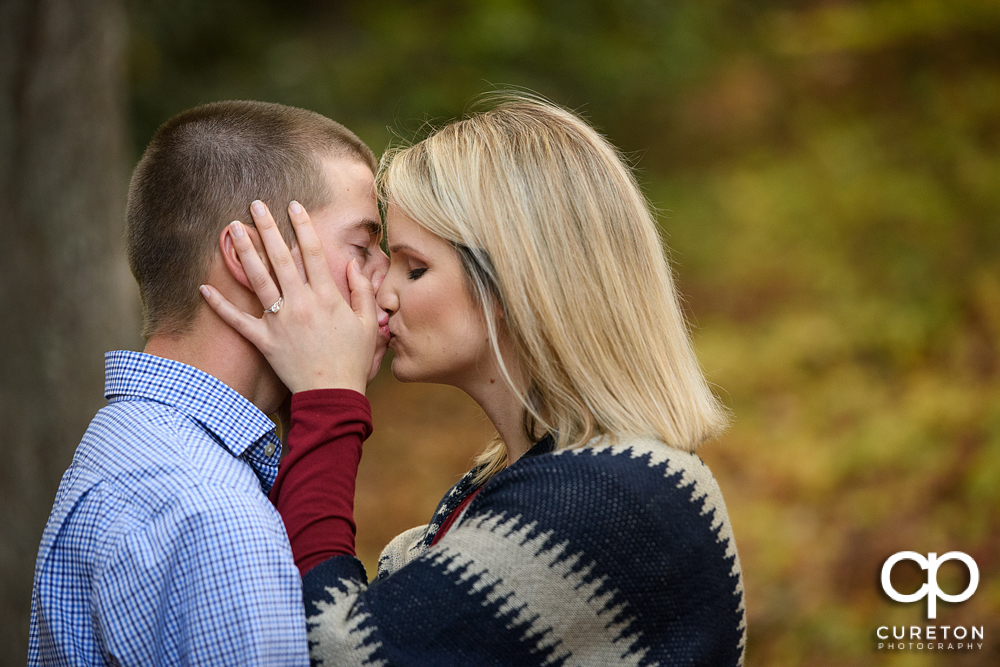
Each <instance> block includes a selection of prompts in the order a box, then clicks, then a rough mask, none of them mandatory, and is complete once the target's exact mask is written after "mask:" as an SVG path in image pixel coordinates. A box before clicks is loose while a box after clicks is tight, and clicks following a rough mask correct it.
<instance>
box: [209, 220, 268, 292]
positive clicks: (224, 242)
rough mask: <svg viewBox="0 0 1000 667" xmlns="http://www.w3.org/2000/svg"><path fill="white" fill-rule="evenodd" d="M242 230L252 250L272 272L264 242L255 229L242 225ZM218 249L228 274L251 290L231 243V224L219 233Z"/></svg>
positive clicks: (241, 263) (234, 247)
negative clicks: (251, 245)
mask: <svg viewBox="0 0 1000 667" xmlns="http://www.w3.org/2000/svg"><path fill="white" fill-rule="evenodd" d="M243 231H244V232H246V235H247V237H248V238H249V239H250V241H251V242H252V243H253V247H254V250H256V251H257V256H258V257H260V261H262V262H264V266H266V267H267V270H268V272H269V273H273V272H272V271H271V263H270V262H269V261H268V260H267V253H266V252H265V251H264V243H263V242H262V241H261V239H260V234H258V233H257V229H256V228H255V227H250V226H249V225H243ZM219 250H220V251H221V252H222V261H223V262H225V264H226V269H228V270H229V273H230V275H232V276H233V278H234V279H236V281H237V282H238V283H239V284H241V285H243V286H244V287H246V288H247V289H248V290H250V291H251V292H252V291H253V287H252V286H251V285H250V280H249V279H247V272H246V271H245V270H244V269H243V262H242V261H241V260H240V255H239V253H238V252H236V245H235V244H234V243H233V228H232V226H231V225H226V226H225V227H224V228H223V230H222V232H221V233H220V234H219Z"/></svg>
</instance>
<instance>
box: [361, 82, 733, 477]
mask: <svg viewBox="0 0 1000 667" xmlns="http://www.w3.org/2000/svg"><path fill="white" fill-rule="evenodd" d="M499 97H500V99H496V98H495V97H494V99H493V101H494V102H495V105H494V106H493V108H491V109H490V110H488V111H485V112H481V113H477V114H475V115H472V116H470V117H468V118H465V119H463V120H460V121H456V122H454V123H451V124H449V125H446V126H444V127H442V128H441V129H439V130H437V131H436V132H434V133H433V134H431V135H430V136H429V137H428V138H426V139H424V140H423V141H421V142H419V143H417V144H415V145H413V146H410V147H406V148H397V149H394V150H392V151H390V152H388V153H387V154H386V156H384V157H383V160H382V165H381V168H380V170H379V176H378V190H379V196H380V200H381V202H382V203H383V205H385V206H394V207H396V208H397V210H398V211H399V212H401V213H402V214H404V215H406V216H407V217H408V218H410V219H412V220H413V221H414V222H416V223H417V224H419V225H421V226H423V227H424V228H426V229H427V230H429V231H431V232H433V233H434V234H437V235H438V236H440V237H442V238H443V239H445V240H446V241H449V242H450V243H451V244H452V245H453V246H454V247H455V249H456V251H457V252H458V254H459V258H460V259H461V261H462V265H463V268H464V269H465V273H466V276H467V278H468V284H469V287H470V291H471V292H472V294H473V295H474V297H475V298H476V299H477V300H478V302H479V303H480V304H481V305H482V308H483V316H484V320H485V322H486V326H487V330H488V331H489V336H490V340H491V342H492V345H493V350H494V353H495V354H496V356H497V358H498V360H499V363H500V368H501V370H502V372H503V373H504V375H505V379H506V380H507V382H509V383H510V384H511V386H515V385H514V382H513V380H512V378H511V376H510V373H509V372H508V370H507V367H506V366H505V364H504V360H503V358H502V357H501V355H500V345H499V339H500V327H503V328H505V329H506V332H507V333H508V334H509V337H510V340H511V342H512V343H513V347H514V350H515V351H516V352H517V353H518V354H519V355H520V362H521V365H522V366H523V371H524V373H525V375H526V379H527V386H528V390H527V393H526V395H522V402H523V404H524V410H525V412H524V419H525V428H526V429H527V430H528V433H529V437H530V438H534V437H538V435H539V434H541V433H546V432H548V433H551V434H552V435H553V437H554V438H555V440H556V448H557V449H563V448H567V447H574V446H580V445H583V444H585V443H587V442H588V441H590V440H591V439H592V438H593V437H594V436H596V435H602V434H607V435H609V436H611V437H616V436H621V435H637V436H654V437H657V438H659V439H661V440H662V441H663V442H665V443H667V444H668V445H671V446H673V447H676V448H678V449H682V450H685V451H694V449H695V448H696V447H697V446H698V445H699V444H701V443H702V442H703V441H704V440H706V439H707V438H710V437H713V436H715V435H717V434H718V433H719V432H720V431H721V430H722V429H723V428H724V427H725V424H726V421H727V415H726V411H725V409H724V408H723V407H722V406H721V405H720V403H719V401H718V400H717V399H716V398H715V396H713V394H712V392H711V391H710V390H709V387H708V385H707V383H706V381H705V378H704V376H703V375H702V372H701V370H700V368H699V366H698V362H697V360H696V359H695V355H694V351H693V349H692V346H691V340H690V336H689V334H688V330H687V327H686V325H685V322H684V317H683V315H682V313H681V309H680V305H679V303H678V296H677V292H676V289H675V287H674V282H673V278H672V276H671V271H670V268H669V267H668V264H667V259H666V257H665V255H664V246H663V243H662V240H661V239H660V236H659V233H658V229H657V226H656V223H655V221H654V219H653V215H652V213H651V210H650V207H649V205H648V202H647V201H646V199H645V197H644V196H643V195H642V193H641V192H640V189H639V186H638V184H637V183H636V180H635V178H634V176H633V174H632V172H631V170H630V169H629V168H628V167H627V166H626V164H625V161H624V160H623V159H622V156H621V155H620V154H619V152H618V151H617V150H616V149H615V148H614V147H613V146H612V145H611V144H610V143H609V142H608V141H607V140H606V139H605V138H604V137H602V136H601V135H600V134H598V133H597V132H596V131H595V130H594V129H593V128H591V127H590V126H589V125H588V124H587V123H586V122H584V121H583V120H582V119H580V118H579V117H578V116H576V115H575V114H573V113H572V112H569V111H567V110H565V109H562V108H560V107H557V106H555V105H553V104H551V103H548V102H546V101H544V100H540V99H537V98H534V97H529V96H526V95H523V94H517V95H511V94H504V95H502V96H499ZM497 306H499V308H498V307H497ZM477 463H479V464H480V469H479V474H478V477H479V479H478V481H479V482H483V481H485V480H486V479H489V477H491V476H492V475H493V474H495V473H496V472H498V471H499V470H501V469H503V468H504V467H505V466H506V463H507V452H506V447H505V446H504V444H503V442H502V441H500V439H499V437H498V438H495V439H494V441H493V442H492V443H491V444H490V445H489V446H488V447H487V448H486V450H485V451H484V452H483V453H482V454H481V455H480V456H479V458H478V460H477Z"/></svg>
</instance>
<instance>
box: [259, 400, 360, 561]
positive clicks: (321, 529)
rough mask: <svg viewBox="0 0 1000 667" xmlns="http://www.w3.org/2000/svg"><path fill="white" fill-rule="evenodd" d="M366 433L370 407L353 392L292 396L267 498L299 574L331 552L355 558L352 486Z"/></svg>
mask: <svg viewBox="0 0 1000 667" xmlns="http://www.w3.org/2000/svg"><path fill="white" fill-rule="evenodd" d="M371 432H372V418H371V406H370V405H369V403H368V399H366V398H365V397H364V396H363V395H362V394H359V393H358V392H356V391H351V390H349V389H316V390H312V391H304V392H299V393H296V394H293V395H292V418H291V428H290V430H289V434H288V450H289V451H288V454H287V455H286V456H285V458H284V459H283V460H282V462H281V466H280V468H279V470H278V477H277V479H276V480H275V483H274V486H272V487H271V494H270V497H271V501H272V502H273V503H274V504H275V506H276V507H277V508H278V511H279V512H280V513H281V518H282V519H283V520H284V522H285V530H286V531H287V532H288V539H289V541H290V542H291V545H292V553H293V555H294V557H295V564H296V565H297V566H298V568H299V571H300V572H302V573H305V572H307V571H308V570H310V569H311V568H313V567H315V566H316V565H318V564H319V563H321V562H323V561H324V560H326V559H327V558H330V557H332V556H338V555H347V556H354V553H355V552H354V536H355V532H356V527H355V523H354V490H355V483H356V480H357V474H358V464H359V463H360V462H361V449H362V443H364V441H365V439H367V438H368V436H369V435H371Z"/></svg>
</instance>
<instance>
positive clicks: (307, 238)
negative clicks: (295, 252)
mask: <svg viewBox="0 0 1000 667" xmlns="http://www.w3.org/2000/svg"><path fill="white" fill-rule="evenodd" d="M288 217H289V218H290V219H291V221H292V227H294V228H295V237H296V238H297V239H298V242H299V252H300V253H301V254H302V264H303V265H304V267H305V270H306V278H307V279H308V281H309V284H310V285H312V287H313V289H314V290H318V291H319V292H321V293H324V294H327V293H330V292H337V293H338V294H339V293H340V290H338V289H337V284H336V283H335V282H334V280H333V275H332V274H331V273H330V264H329V263H328V262H327V261H326V252H325V251H324V250H323V242H322V241H320V238H319V235H318V234H317V233H316V228H315V227H313V224H312V220H311V219H310V218H309V214H308V213H306V210H305V209H304V208H302V205H301V204H299V203H298V202H297V201H293V202H291V203H290V204H289V205H288Z"/></svg>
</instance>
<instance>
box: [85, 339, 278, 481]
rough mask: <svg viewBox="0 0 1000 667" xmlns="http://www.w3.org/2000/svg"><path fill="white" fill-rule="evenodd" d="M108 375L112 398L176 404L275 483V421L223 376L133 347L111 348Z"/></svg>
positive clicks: (264, 478) (107, 358) (106, 389)
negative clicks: (215, 375)
mask: <svg viewBox="0 0 1000 667" xmlns="http://www.w3.org/2000/svg"><path fill="white" fill-rule="evenodd" d="M104 375H105V380H104V397H105V398H107V399H108V401H109V402H110V403H115V402H117V401H121V400H126V399H129V398H141V399H146V400H151V401H157V402H159V403H163V404H165V405H169V406H171V407H173V408H175V409H176V410H178V411H179V412H181V413H182V414H185V415H187V416H188V417H190V418H191V419H193V420H194V421H196V422H198V423H199V424H201V426H202V427H203V428H204V429H205V430H206V431H208V432H209V433H210V434H212V435H213V436H215V437H216V438H217V439H218V440H219V442H220V443H221V444H222V445H223V446H224V447H225V448H226V449H227V450H229V451H230V452H231V453H232V454H233V456H236V457H238V458H240V459H243V460H244V461H246V462H247V463H249V464H250V466H251V467H252V468H253V470H254V472H255V473H256V474H257V477H258V478H260V481H261V486H262V487H263V488H264V492H265V493H267V492H268V490H269V489H270V488H271V484H272V483H273V482H274V478H275V475H276V474H277V465H278V458H279V455H280V452H281V446H280V443H278V440H277V437H276V436H275V433H274V431H275V428H274V422H272V421H271V420H270V419H268V418H267V416H266V415H265V414H264V413H263V412H261V411H260V410H259V409H258V408H257V406H255V405H254V404H253V403H251V402H250V401H249V400H247V399H246V398H245V397H244V396H242V395H240V394H239V393H238V392H237V391H236V390H235V389H233V388H232V387H230V386H229V385H227V384H226V383H224V382H223V381H222V380H220V379H218V378H216V377H214V376H212V375H209V374H208V373H206V372H204V371H201V370H198V369H197V368H195V367H193V366H188V365H187V364H183V363H181V362H179V361H174V360H172V359H164V358H162V357H156V356H153V355H150V354H144V353H141V352H132V351H129V350H117V351H114V352H108V353H107V354H106V355H105V356H104ZM262 440H263V441H264V442H262ZM268 444H272V445H275V447H273V448H271V451H272V453H271V454H270V455H266V454H265V451H266V449H265V447H267V445H268ZM257 450H260V451H257Z"/></svg>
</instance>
